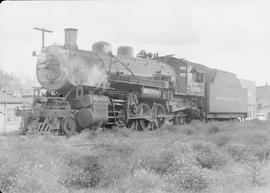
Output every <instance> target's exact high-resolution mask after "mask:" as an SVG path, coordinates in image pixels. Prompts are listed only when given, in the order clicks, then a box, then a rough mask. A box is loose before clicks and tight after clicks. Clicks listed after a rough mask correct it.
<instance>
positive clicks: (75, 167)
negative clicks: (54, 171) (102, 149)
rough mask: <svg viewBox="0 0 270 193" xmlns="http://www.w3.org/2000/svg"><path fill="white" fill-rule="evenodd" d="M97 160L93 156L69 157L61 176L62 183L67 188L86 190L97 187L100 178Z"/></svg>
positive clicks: (100, 172)
mask: <svg viewBox="0 0 270 193" xmlns="http://www.w3.org/2000/svg"><path fill="white" fill-rule="evenodd" d="M102 176H103V174H102V170H101V167H100V165H99V159H98V158H97V157H94V156H81V157H78V158H74V157H71V158H69V160H68V161H67V168H66V170H65V173H64V174H63V177H64V179H62V181H63V183H64V184H65V185H66V186H69V187H74V186H75V187H80V188H88V187H94V186H97V185H99V183H100V181H101V178H102Z"/></svg>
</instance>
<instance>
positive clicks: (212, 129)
mask: <svg viewBox="0 0 270 193" xmlns="http://www.w3.org/2000/svg"><path fill="white" fill-rule="evenodd" d="M218 132H220V128H219V127H218V126H217V125H214V124H210V125H209V126H208V127H207V133H208V134H216V133H218Z"/></svg>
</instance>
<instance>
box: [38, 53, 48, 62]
mask: <svg viewBox="0 0 270 193" xmlns="http://www.w3.org/2000/svg"><path fill="white" fill-rule="evenodd" d="M37 59H38V62H39V63H44V62H45V61H46V59H47V54H46V53H45V52H40V53H39V54H38V55H37Z"/></svg>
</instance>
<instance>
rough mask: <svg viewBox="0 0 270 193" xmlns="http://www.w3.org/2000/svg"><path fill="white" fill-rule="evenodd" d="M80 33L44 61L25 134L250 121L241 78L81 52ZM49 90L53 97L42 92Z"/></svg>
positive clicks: (68, 36) (124, 49) (170, 62)
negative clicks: (235, 120) (193, 121)
mask: <svg viewBox="0 0 270 193" xmlns="http://www.w3.org/2000/svg"><path fill="white" fill-rule="evenodd" d="M76 39H77V29H72V28H68V29H65V44H64V46H60V45H51V46H48V47H45V48H43V49H42V51H41V52H40V53H39V54H38V55H37V65H36V75H37V79H38V81H39V83H40V85H41V88H36V89H35V91H34V101H33V106H32V108H30V109H28V110H23V111H22V112H21V116H22V117H23V129H24V131H34V132H58V133H64V134H67V135H72V134H74V133H76V132H78V131H80V130H82V129H86V128H98V127H111V126H114V125H117V126H126V127H128V128H133V129H136V130H146V129H158V128H160V127H161V126H162V125H163V124H164V123H165V122H168V123H170V124H183V123H185V122H189V121H191V120H193V119H201V120H209V119H218V120H228V119H237V118H239V117H241V118H243V117H245V116H246V114H247V93H246V90H245V89H243V88H241V86H240V83H239V80H238V79H237V77H236V75H235V74H232V73H229V72H225V71H221V70H216V69H210V68H208V67H206V66H203V65H200V64H196V63H192V62H189V61H187V60H184V59H179V58H175V57H173V56H172V55H170V56H163V57H159V56H158V54H154V55H152V54H147V53H146V52H145V51H141V52H140V53H139V54H138V55H137V56H136V57H134V53H133V49H132V48H131V47H129V46H121V47H119V48H118V50H117V55H113V54H112V50H111V46H110V44H108V43H106V42H97V43H94V44H93V45H92V51H88V50H81V49H79V48H78V47H77V43H76ZM42 90H45V92H42Z"/></svg>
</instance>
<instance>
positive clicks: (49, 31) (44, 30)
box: [33, 27, 53, 48]
mask: <svg viewBox="0 0 270 193" xmlns="http://www.w3.org/2000/svg"><path fill="white" fill-rule="evenodd" d="M33 29H34V30H38V31H41V32H42V48H44V32H47V33H52V32H53V31H51V30H47V29H44V28H38V27H34V28H33Z"/></svg>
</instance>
